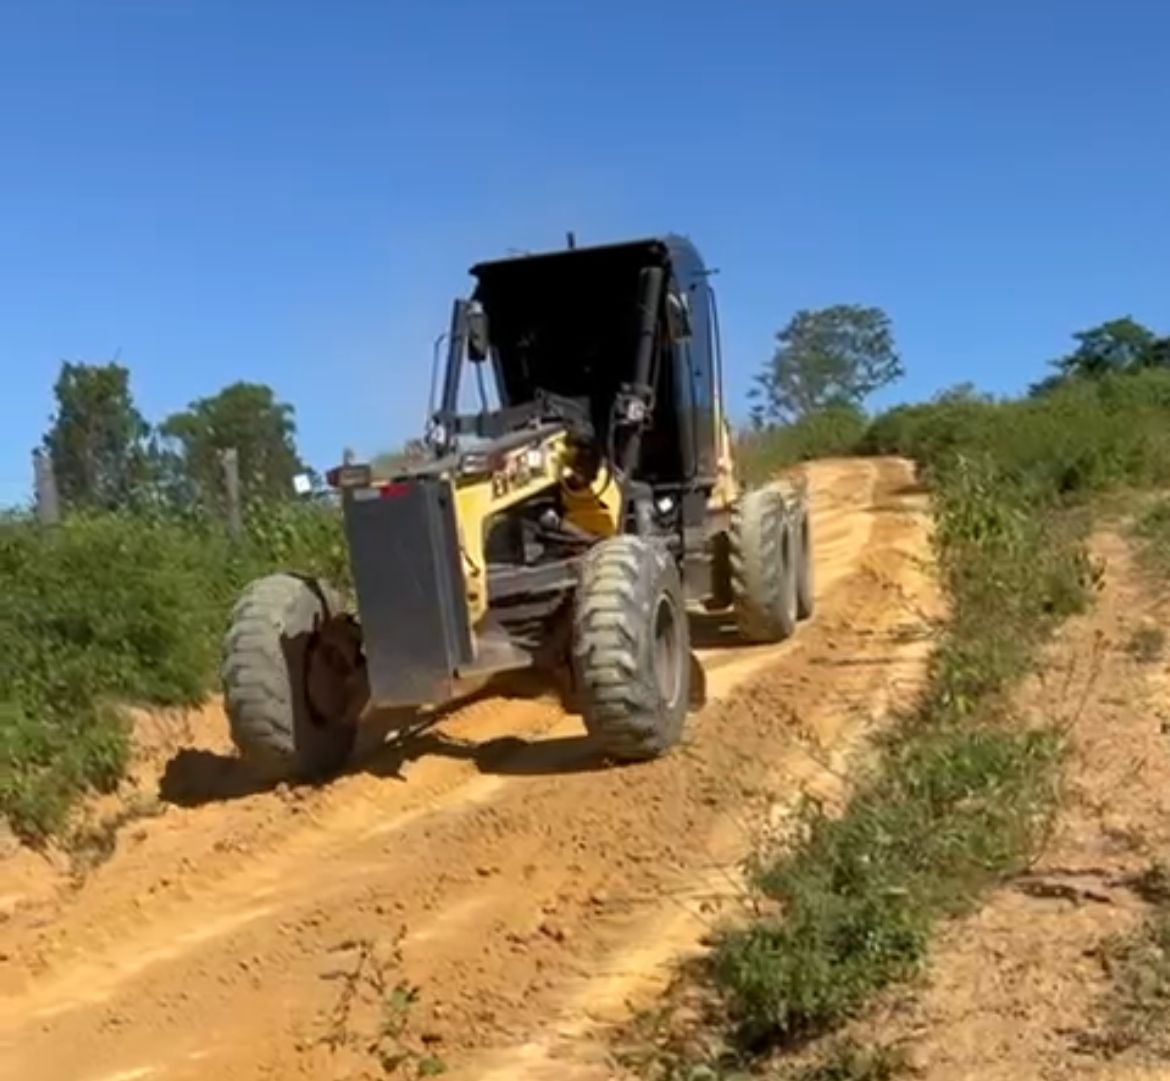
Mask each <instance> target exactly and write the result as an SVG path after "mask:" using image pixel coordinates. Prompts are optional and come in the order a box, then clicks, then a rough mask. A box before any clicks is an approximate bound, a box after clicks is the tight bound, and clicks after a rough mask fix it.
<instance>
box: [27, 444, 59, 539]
mask: <svg viewBox="0 0 1170 1081" xmlns="http://www.w3.org/2000/svg"><path fill="white" fill-rule="evenodd" d="M33 490H34V492H35V493H36V507H37V520H38V521H39V522H40V523H41V525H56V524H57V523H58V522H60V521H61V501H60V499H59V498H58V496H57V476H56V474H55V473H54V472H53V459H52V458H50V457H49V455H47V454H46V453H45V452H44V451H43V450H42V449H41V448H40V447H37V449H36V450H34V451H33Z"/></svg>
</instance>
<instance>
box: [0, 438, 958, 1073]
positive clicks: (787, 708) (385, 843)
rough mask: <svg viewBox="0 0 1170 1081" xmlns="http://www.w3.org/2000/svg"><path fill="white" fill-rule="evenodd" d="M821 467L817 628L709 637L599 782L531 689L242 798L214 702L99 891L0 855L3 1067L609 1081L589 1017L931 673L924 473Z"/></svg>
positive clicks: (862, 463)
mask: <svg viewBox="0 0 1170 1081" xmlns="http://www.w3.org/2000/svg"><path fill="white" fill-rule="evenodd" d="M807 472H808V477H809V482H810V486H811V492H812V500H813V530H814V535H815V545H816V586H817V604H818V611H817V614H816V617H815V619H814V621H813V622H812V623H810V624H807V625H804V626H802V628H801V630H800V631H799V633H798V634H797V636H796V637H795V638H794V639H792V640H791V641H789V642H787V643H785V644H783V645H781V646H778V647H773V648H756V649H746V648H743V647H738V646H736V645H735V644H734V641H733V640H732V641H731V642H730V643H725V642H724V641H723V636H722V635H721V634H720V632H719V630H718V628H716V627H714V626H712V625H711V624H710V623H709V622H703V623H701V624H699V625H697V626H696V638H697V642H698V644H699V645H700V646H701V648H700V649H699V658H700V660H701V663H702V666H703V669H704V671H705V674H706V696H707V704H706V705H705V706H704V707H703V708H702V709H700V710H699V711H697V712H696V713H695V714H694V715H693V716H692V719H691V723H690V727H689V732H688V737H687V740H686V743H685V745H684V746H683V747H682V748H681V749H680V750H679V751H678V752H677V753H675V754H673V755H671V756H670V757H668V758H667V759H664V760H662V761H659V762H654V763H650V764H647V765H640V766H637V767H628V768H624V769H614V768H607V767H605V766H604V765H603V764H602V763H600V762H599V761H598V759H597V756H596V755H595V753H594V752H593V750H592V748H591V746H590V744H589V742H588V741H587V740H586V739H585V738H584V736H583V735H582V733H581V726H580V722H579V719H578V718H575V717H571V716H567V715H565V714H564V713H563V712H562V711H561V709H560V708H559V706H558V705H557V704H556V702H555V700H554V699H552V698H551V697H549V696H536V697H524V696H521V695H520V694H519V693H514V694H512V695H508V694H504V693H499V694H491V695H483V696H481V697H479V698H477V699H475V700H472V701H468V702H466V703H464V704H461V705H459V706H458V708H455V709H453V710H451V711H450V712H449V713H447V715H446V716H445V717H443V718H442V720H441V721H440V722H439V723H438V724H437V725H436V726H434V727H432V728H430V729H428V730H427V731H426V732H424V733H422V734H418V735H415V736H412V737H410V738H406V739H390V740H388V741H387V742H385V743H384V744H381V745H379V746H376V747H372V748H369V749H367V751H366V753H364V754H363V755H361V756H359V760H358V761H357V763H356V764H355V765H354V767H353V768H352V770H351V771H350V772H349V773H348V774H347V775H345V776H344V777H341V778H339V779H338V780H336V781H335V782H334V783H332V784H330V785H328V786H326V787H323V788H320V789H294V790H291V791H290V790H285V789H281V790H277V791H256V790H254V788H253V786H251V785H250V784H249V782H248V780H247V778H246V776H244V775H243V774H242V773H241V772H240V771H239V769H238V766H237V764H236V763H235V761H234V760H233V759H232V758H231V757H230V755H229V753H228V750H227V745H226V742H225V732H224V722H223V718H222V716H220V715H219V714H218V712H217V710H216V709H215V708H209V709H207V710H205V711H204V712H203V713H202V714H201V715H199V716H198V717H195V718H189V719H188V720H186V721H185V722H183V723H184V724H185V725H186V726H187V728H186V729H185V730H184V731H183V732H182V733H181V739H179V740H178V742H189V743H190V746H188V747H186V748H185V749H182V750H179V751H177V752H176V753H167V754H161V753H160V749H161V750H165V751H167V752H171V751H174V747H173V744H174V742H176V739H175V736H174V733H171V734H170V735H169V736H167V735H165V734H164V736H163V737H158V738H157V739H156V743H155V747H154V753H155V755H156V757H157V758H159V762H158V764H157V768H156V769H155V772H154V773H153V774H152V773H151V768H152V766H151V759H150V758H149V755H148V756H147V758H146V759H144V762H143V765H142V774H143V777H144V778H145V781H144V783H148V784H149V787H151V788H152V790H158V791H160V792H161V796H162V799H163V803H162V807H163V808H164V811H165V813H162V814H158V815H155V816H151V817H147V818H142V819H139V820H135V821H131V822H129V823H128V824H126V825H125V826H123V827H122V828H121V830H120V831H119V833H118V840H117V847H116V849H115V851H114V853H113V854H112V856H111V858H110V859H109V860H107V861H106V862H105V863H103V864H102V865H101V866H99V867H97V868H96V869H95V870H94V871H92V872H91V873H90V874H89V875H88V877H87V878H86V879H85V881H84V882H83V883H81V884H80V885H70V884H68V883H66V882H53V883H52V884H51V885H48V886H47V885H46V884H45V880H43V879H41V880H38V879H36V876H35V875H29V874H28V873H27V865H26V863H25V861H22V860H13V861H10V863H11V867H10V868H8V869H6V865H4V864H0V1078H14V1079H16V1078H20V1079H24V1078H29V1079H32V1078H36V1079H37V1081H136V1079H139V1078H142V1079H154V1078H158V1079H168V1081H191V1079H197V1078H215V1079H217V1081H243V1079H251V1078H310V1077H311V1078H314V1079H333V1078H338V1079H341V1078H367V1077H369V1078H375V1077H385V1076H404V1077H413V1076H418V1075H419V1073H420V1071H421V1072H422V1073H424V1074H425V1073H426V1072H427V1070H429V1069H435V1070H437V1069H438V1068H439V1065H440V1064H442V1066H443V1067H445V1069H446V1076H450V1077H468V1078H501V1079H502V1078H533V1079H535V1078H545V1077H549V1078H552V1077H556V1078H558V1081H565V1079H566V1078H571V1077H580V1078H581V1079H582V1081H585V1079H602V1078H606V1077H613V1076H616V1075H617V1072H616V1068H615V1067H613V1066H612V1065H611V1064H609V1063H608V1062H607V1060H606V1058H605V1049H604V1041H600V1040H595V1039H592V1038H591V1035H592V1033H593V1031H594V1030H595V1028H596V1027H597V1026H598V1025H600V1024H603V1023H604V1022H605V1021H607V1020H609V1019H617V1018H619V1017H620V1016H621V1015H622V1012H623V1011H624V1010H626V1009H627V1003H628V1002H630V1001H632V1002H634V1003H637V1002H639V1001H643V1000H645V999H646V997H647V996H648V995H650V994H652V993H653V991H654V989H655V987H656V986H657V984H658V982H659V981H661V980H662V979H663V978H664V976H665V974H666V973H667V972H668V971H669V966H670V965H671V963H672V962H674V961H675V960H676V959H677V958H678V957H679V956H680V955H682V954H685V953H686V952H687V951H688V950H692V949H694V948H695V946H696V943H697V942H698V940H699V939H700V937H701V936H702V935H703V933H704V931H705V930H706V929H707V928H708V927H709V926H710V925H711V923H712V922H713V921H717V920H719V919H721V918H723V917H724V916H729V915H734V912H735V906H736V904H737V896H738V888H737V867H738V864H739V862H740V861H741V860H742V858H743V856H744V855H745V854H746V853H747V852H748V851H750V850H751V847H752V846H753V844H754V843H756V842H757V841H758V839H759V838H758V834H759V832H760V828H761V826H763V825H764V824H768V823H770V824H771V825H772V826H773V827H776V828H779V827H781V826H782V824H783V821H784V817H785V812H786V811H787V810H788V809H790V808H791V807H792V806H793V804H794V803H795V801H796V800H797V799H798V798H799V796H800V794H801V793H802V792H804V791H808V790H810V789H811V790H812V791H814V792H816V793H817V794H820V795H823V796H825V797H826V798H832V797H833V795H834V794H835V792H836V791H838V790H839V787H840V777H841V776H842V775H843V774H844V773H845V771H846V770H848V769H849V768H851V766H852V764H853V762H854V760H855V758H856V756H857V755H858V754H859V753H863V751H864V746H865V736H866V735H867V733H869V732H870V731H871V730H872V728H873V726H874V725H875V724H880V722H881V720H882V718H883V716H885V715H886V714H888V712H889V710H890V708H891V706H892V705H894V704H896V703H897V702H898V701H901V700H904V699H905V698H907V696H909V695H911V694H912V693H913V691H914V689H915V686H916V685H917V682H918V680H919V678H920V676H921V672H922V667H923V661H924V659H925V657H926V654H927V652H928V650H929V646H930V638H931V634H932V628H933V620H934V619H935V618H936V617H937V615H938V612H939V601H938V596H937V591H936V589H935V586H934V583H933V580H932V578H931V575H930V572H929V552H930V549H929V523H928V520H927V516H926V513H925V500H924V497H923V496H922V495H921V493H919V492H918V491H917V490H916V489H915V487H914V484H913V476H912V471H911V468H910V466H909V465H908V464H907V463H905V462H901V461H898V460H892V459H874V460H856V461H853V460H850V461H837V462H819V463H815V464H813V465H811V466H809V467H808V470H807ZM156 736H157V734H156ZM168 740H169V741H170V742H169V743H168ZM162 759H166V761H165V763H164V762H163V761H162ZM156 776H157V777H158V781H157V782H156V781H155V777H156ZM18 865H19V870H17V869H16V868H18Z"/></svg>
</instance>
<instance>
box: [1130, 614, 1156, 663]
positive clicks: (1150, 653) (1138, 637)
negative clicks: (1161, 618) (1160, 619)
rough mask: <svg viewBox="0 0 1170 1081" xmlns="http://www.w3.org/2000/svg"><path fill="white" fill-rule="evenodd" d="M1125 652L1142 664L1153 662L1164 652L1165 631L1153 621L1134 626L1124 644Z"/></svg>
mask: <svg viewBox="0 0 1170 1081" xmlns="http://www.w3.org/2000/svg"><path fill="white" fill-rule="evenodd" d="M1125 649H1126V652H1127V653H1129V654H1130V655H1131V656H1132V657H1133V658H1134V660H1136V661H1140V662H1141V663H1142V664H1153V663H1154V662H1155V661H1158V660H1160V659H1161V658H1162V655H1163V654H1164V653H1165V652H1166V632H1165V631H1164V630H1163V629H1162V628H1161V627H1159V626H1158V625H1157V624H1154V623H1143V624H1142V625H1141V626H1140V627H1135V628H1134V631H1133V633H1132V634H1131V635H1130V636H1129V641H1128V642H1126V644H1125Z"/></svg>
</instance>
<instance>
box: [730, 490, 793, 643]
mask: <svg viewBox="0 0 1170 1081" xmlns="http://www.w3.org/2000/svg"><path fill="white" fill-rule="evenodd" d="M796 543H797V537H796V532H795V530H794V529H793V523H792V520H791V517H790V515H789V511H788V507H787V506H786V504H785V502H784V496H783V495H782V494H781V493H780V492H779V491H776V490H775V489H772V488H759V489H756V490H755V491H751V492H748V493H747V494H746V495H744V497H743V498H742V499H741V500H740V501H739V503H738V504H737V505H736V508H735V511H734V513H733V514H732V520H731V592H732V597H733V599H734V600H733V603H734V605H735V617H736V622H737V624H738V625H739V633H740V635H741V636H742V637H743V638H745V639H747V641H749V642H780V641H783V640H784V639H785V638H788V637H789V636H790V635H791V634H792V633H793V632H794V631H795V630H796V620H797V601H796V592H797V590H796V585H797V573H796V570H797V559H798V553H797V551H796Z"/></svg>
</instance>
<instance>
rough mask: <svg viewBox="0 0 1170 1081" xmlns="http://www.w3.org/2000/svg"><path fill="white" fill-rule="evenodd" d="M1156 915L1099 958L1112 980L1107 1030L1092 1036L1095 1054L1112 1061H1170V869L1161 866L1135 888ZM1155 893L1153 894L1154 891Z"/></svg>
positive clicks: (1105, 1008) (1104, 1008) (1112, 942)
mask: <svg viewBox="0 0 1170 1081" xmlns="http://www.w3.org/2000/svg"><path fill="white" fill-rule="evenodd" d="M1133 885H1134V888H1135V892H1138V893H1139V894H1142V895H1143V896H1144V898H1145V899H1146V900H1147V901H1148V902H1149V904H1150V905H1151V911H1150V913H1149V914H1148V915H1147V916H1146V918H1145V919H1144V920H1142V922H1141V923H1140V924H1139V925H1138V927H1137V928H1136V929H1135V930H1133V931H1132V932H1130V933H1128V934H1122V935H1116V936H1114V937H1112V938H1111V939H1109V940H1108V941H1106V942H1105V944H1104V945H1103V946H1102V947H1101V949H1100V950H1099V951H1098V956H1099V958H1100V960H1101V963H1102V965H1103V966H1104V968H1105V972H1106V974H1107V975H1108V977H1109V984H1110V987H1109V990H1108V992H1107V993H1106V994H1105V995H1104V996H1103V1000H1102V1003H1101V1024H1100V1027H1099V1029H1098V1030H1097V1031H1095V1032H1092V1033H1090V1034H1089V1036H1088V1039H1087V1040H1086V1043H1087V1045H1088V1047H1089V1048H1090V1049H1091V1050H1094V1051H1096V1052H1098V1053H1099V1054H1102V1055H1105V1056H1108V1057H1112V1056H1115V1055H1120V1054H1123V1053H1125V1052H1128V1051H1140V1052H1143V1053H1145V1054H1151V1055H1155V1056H1157V1057H1159V1058H1167V1057H1170V1025H1168V1022H1170V903H1168V902H1170V891H1168V890H1167V874H1166V869H1165V867H1162V866H1160V865H1155V866H1154V867H1152V868H1150V870H1149V871H1148V872H1147V873H1146V875H1144V876H1142V878H1141V879H1140V880H1139V881H1137V882H1135V883H1134V884H1133ZM1151 887H1152V888H1151Z"/></svg>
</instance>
